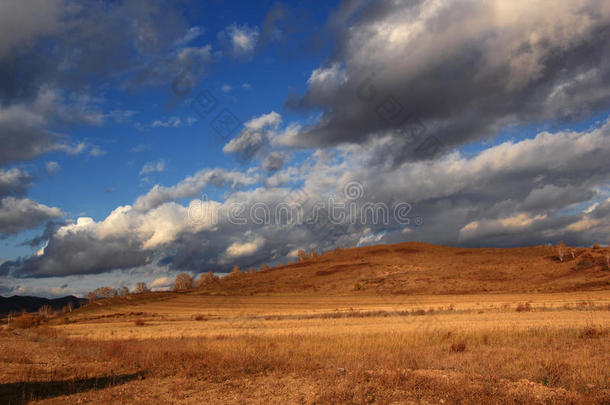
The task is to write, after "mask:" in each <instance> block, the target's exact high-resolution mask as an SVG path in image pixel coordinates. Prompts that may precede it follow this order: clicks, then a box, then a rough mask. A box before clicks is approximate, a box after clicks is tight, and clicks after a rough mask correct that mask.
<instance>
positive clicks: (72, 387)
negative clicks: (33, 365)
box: [0, 373, 142, 405]
mask: <svg viewBox="0 0 610 405" xmlns="http://www.w3.org/2000/svg"><path fill="white" fill-rule="evenodd" d="M140 376H142V373H135V374H120V375H114V376H107V377H95V378H84V379H80V380H63V381H27V382H26V381H23V382H15V383H8V384H0V404H11V405H14V404H23V403H28V402H30V401H33V400H40V399H44V398H51V397H57V396H60V395H71V394H76V393H79V392H83V391H88V390H93V389H102V388H107V387H112V386H115V385H120V384H124V383H126V382H129V381H132V380H135V379H137V378H138V377H140Z"/></svg>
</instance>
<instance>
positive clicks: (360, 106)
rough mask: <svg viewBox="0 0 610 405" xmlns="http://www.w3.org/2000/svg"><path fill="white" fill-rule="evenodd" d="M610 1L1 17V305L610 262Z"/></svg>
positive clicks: (184, 8) (303, 5) (173, 6)
mask: <svg viewBox="0 0 610 405" xmlns="http://www.w3.org/2000/svg"><path fill="white" fill-rule="evenodd" d="M609 111H610V3H608V2H607V1H604V0H570V1H568V0H565V1H563V0H560V1H554V2H553V3H552V7H549V3H547V2H531V1H522V0H516V1H510V2H509V1H504V0H492V1H487V2H480V1H475V0H461V1H449V0H413V1H399V0H396V1H363V0H352V1H343V2H341V1H325V2H275V1H258V2H242V3H235V2H222V1H206V2H199V1H163V0H154V1H143V0H142V1H140V0H133V1H131V0H130V1H84V2H83V1H71V0H32V1H28V2H23V1H18V0H6V1H3V2H1V3H0V143H1V148H0V295H5V296H6V295H12V294H20V295H24V294H31V295H42V296H49V297H52V296H62V295H67V294H77V295H80V294H84V293H86V292H87V291H90V290H92V289H94V288H96V287H98V286H101V285H111V286H114V287H119V286H122V285H126V286H128V287H133V286H134V285H135V283H136V282H138V281H145V282H147V283H148V284H149V285H152V286H153V287H154V288H159V289H162V288H166V287H167V286H168V285H169V284H170V281H171V280H172V279H173V277H175V275H176V274H177V273H178V272H189V273H191V274H193V275H195V276H197V275H199V274H201V273H204V272H207V271H214V272H226V271H230V270H231V268H232V267H233V266H234V265H238V266H239V267H240V268H250V267H259V266H260V265H262V264H264V263H268V264H277V263H280V262H287V261H292V260H295V258H296V254H297V251H298V250H299V249H304V250H316V251H318V252H323V251H326V250H329V249H333V248H336V247H338V246H352V245H353V246H362V245H368V244H380V243H397V242H403V241H424V242H430V243H436V244H444V245H461V246H497V247H510V246H524V245H536V244H546V243H553V244H555V243H558V242H564V243H566V244H572V245H583V246H587V245H591V244H593V243H602V244H607V243H609V242H610V240H609V235H610V159H609V158H608V156H609V152H610V121H609V120H608V115H609V114H608V112H609Z"/></svg>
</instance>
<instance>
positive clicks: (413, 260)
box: [201, 242, 610, 295]
mask: <svg viewBox="0 0 610 405" xmlns="http://www.w3.org/2000/svg"><path fill="white" fill-rule="evenodd" d="M609 254H610V251H609V249H608V248H597V249H593V248H571V247H566V246H563V247H561V248H559V247H556V246H534V247H523V248H455V247H445V246H436V245H431V244H426V243H420V242H407V243H401V244H396V245H377V246H368V247H360V248H350V249H337V250H334V251H330V252H326V253H324V254H322V255H314V257H310V258H308V259H306V260H302V261H300V262H298V263H292V264H287V265H283V266H278V267H275V268H270V269H264V270H260V271H256V272H241V273H238V274H230V275H228V276H226V277H222V278H220V279H218V280H213V281H211V282H207V283H204V285H203V286H202V287H203V288H202V289H201V290H202V291H205V292H208V293H215V294H217V293H222V294H238V295H251V294H265V293H306V292H314V293H315V292H318V293H324V294H345V293H352V292H362V293H372V294H478V293H530V292H567V291H583V290H604V289H610V267H609V263H608V260H609V259H608V256H609Z"/></svg>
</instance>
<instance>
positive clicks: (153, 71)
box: [0, 0, 211, 166]
mask: <svg viewBox="0 0 610 405" xmlns="http://www.w3.org/2000/svg"><path fill="white" fill-rule="evenodd" d="M174 6H175V3H174V2H169V1H164V0H158V1H152V2H148V1H139V0H137V1H125V2H112V3H108V2H98V1H85V2H78V1H71V0H64V1H60V0H53V1H31V2H21V1H15V0H8V1H4V2H2V3H0V38H1V39H0V141H1V143H2V146H3V147H2V150H1V151H0V166H2V165H6V164H9V163H12V162H17V161H23V160H30V159H33V158H35V157H37V156H39V155H41V154H44V153H47V152H49V151H52V150H57V149H58V148H57V143H58V142H61V141H65V140H66V137H65V136H62V135H60V134H61V133H63V132H65V131H66V129H67V128H69V126H70V125H72V124H77V123H85V124H88V125H101V124H103V122H104V120H105V118H106V117H105V115H104V114H103V112H102V108H101V105H100V104H102V103H103V101H104V94H103V90H102V93H99V94H91V93H90V91H91V88H92V84H93V83H97V82H100V81H103V82H108V81H114V82H117V83H120V84H121V85H122V86H124V87H130V88H136V87H138V86H143V85H146V86H166V87H167V88H168V89H169V88H170V87H171V85H172V81H174V80H175V79H176V78H177V77H181V78H182V79H183V80H188V82H189V85H190V86H191V87H193V86H195V85H196V84H197V82H198V80H200V77H201V75H202V74H203V71H204V67H205V66H207V64H209V62H210V61H211V56H210V48H209V46H201V47H197V46H190V45H189V44H188V42H189V41H190V40H192V39H194V37H193V35H190V36H189V32H191V31H192V30H191V31H189V27H188V25H187V23H186V20H185V18H184V16H182V15H181V14H180V12H179V10H180V9H179V8H177V7H174ZM49 94H54V95H55V97H49Z"/></svg>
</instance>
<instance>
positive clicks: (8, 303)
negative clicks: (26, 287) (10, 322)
mask: <svg viewBox="0 0 610 405" xmlns="http://www.w3.org/2000/svg"><path fill="white" fill-rule="evenodd" d="M69 302H71V303H72V305H73V307H74V308H78V307H79V306H81V305H82V304H84V303H85V302H87V300H86V299H84V298H78V297H75V296H73V295H68V296H67V297H62V298H54V299H49V298H42V297H28V296H19V295H13V296H12V297H8V298H6V297H2V296H0V316H3V315H7V314H8V313H9V312H10V311H17V312H21V311H23V310H25V311H26V312H35V311H38V308H40V307H41V306H43V305H50V306H51V308H53V309H61V308H63V307H65V306H66V305H68V303H69Z"/></svg>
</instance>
